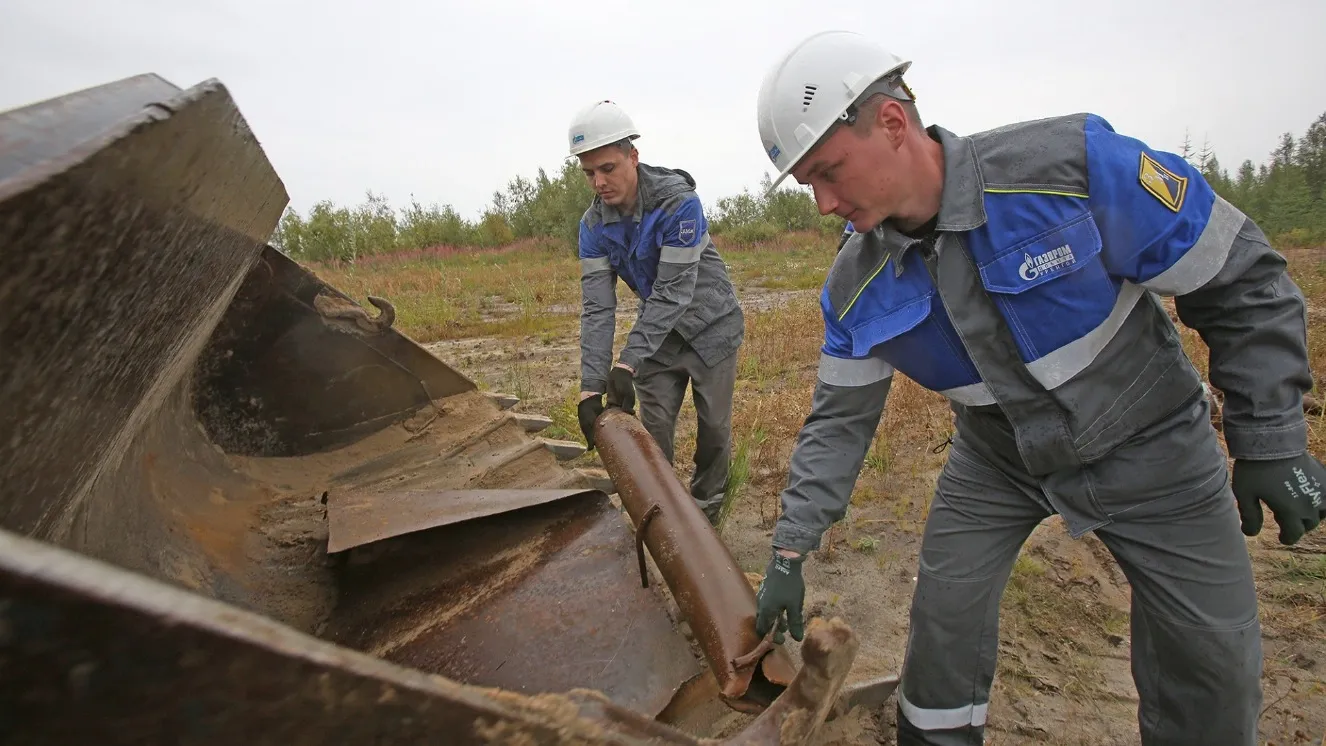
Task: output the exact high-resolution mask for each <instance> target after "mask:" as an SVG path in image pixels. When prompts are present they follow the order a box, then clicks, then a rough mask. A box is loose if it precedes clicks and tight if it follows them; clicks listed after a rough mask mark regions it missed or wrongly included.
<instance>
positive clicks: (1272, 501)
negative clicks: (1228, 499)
mask: <svg viewBox="0 0 1326 746" xmlns="http://www.w3.org/2000/svg"><path fill="white" fill-rule="evenodd" d="M1232 486H1233V488H1234V498H1235V499H1236V500H1237V501H1238V505H1239V517H1240V518H1242V519H1243V533H1244V535H1246V536H1256V535H1257V534H1258V533H1260V532H1261V530H1262V506H1261V505H1260V504H1259V503H1258V500H1260V501H1262V502H1265V503H1266V505H1267V506H1268V507H1270V509H1271V513H1272V514H1274V515H1275V522H1276V523H1278V524H1279V525H1280V543H1281V544H1284V545H1286V546H1288V545H1290V544H1293V543H1295V542H1297V541H1298V540H1299V539H1301V538H1303V534H1305V533H1307V532H1308V531H1311V530H1312V529H1314V528H1316V527H1317V524H1318V523H1321V521H1322V520H1326V499H1324V498H1323V489H1326V467H1323V466H1322V464H1321V462H1320V461H1318V460H1317V459H1315V458H1313V457H1312V456H1311V455H1310V454H1307V453H1304V454H1303V455H1301V456H1295V457H1293V458H1285V459H1276V460H1274V461H1249V460H1242V459H1240V460H1235V461H1234V479H1233V485H1232Z"/></svg>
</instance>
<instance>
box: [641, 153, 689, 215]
mask: <svg viewBox="0 0 1326 746" xmlns="http://www.w3.org/2000/svg"><path fill="white" fill-rule="evenodd" d="M637 173H638V174H639V176H640V191H641V196H642V197H643V200H644V204H643V205H642V206H643V207H644V209H646V210H653V209H657V208H659V207H662V206H663V205H665V204H668V205H673V207H672V209H676V208H675V205H677V204H680V203H681V201H683V200H685V199H686V197H687V196H689V195H692V194H694V193H695V188H694V187H695V185H694V183H693V181H692V180H690V179H688V178H687V177H686V176H683V175H682V174H681V173H678V172H677V171H675V170H673V169H670V168H663V167H661V166H650V165H649V164H646V163H641V164H640V165H639V167H638V169H637Z"/></svg>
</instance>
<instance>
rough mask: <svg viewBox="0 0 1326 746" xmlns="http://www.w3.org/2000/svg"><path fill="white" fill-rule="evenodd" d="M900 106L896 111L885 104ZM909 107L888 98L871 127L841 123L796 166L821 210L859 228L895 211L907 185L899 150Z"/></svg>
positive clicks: (868, 226)
mask: <svg viewBox="0 0 1326 746" xmlns="http://www.w3.org/2000/svg"><path fill="white" fill-rule="evenodd" d="M889 108H893V109H897V110H898V111H897V115H902V117H903V121H898V116H897V115H895V114H893V113H892V112H885V111H884V110H885V109H889ZM905 116H906V115H905V113H904V112H902V111H901V109H900V108H899V107H897V106H896V105H895V106H890V104H887V103H886V104H884V106H882V107H880V111H879V112H878V113H877V116H876V118H875V121H874V122H872V126H871V128H870V129H869V130H868V131H867V130H864V129H861V128H862V127H863V126H864V124H865V123H864V122H859V123H858V124H857V128H858V129H857V130H852V129H849V128H848V127H846V126H842V127H837V128H836V129H835V131H834V133H833V134H832V135H830V136H829V137H828V138H827V139H826V140H824V141H823V142H822V143H820V144H819V146H818V147H816V148H815V149H814V150H812V151H811V153H810V155H809V156H807V157H806V158H805V159H804V160H802V161H801V163H799V164H797V167H796V168H795V169H793V170H792V174H791V176H792V177H793V178H795V179H796V180H797V182H798V183H800V184H803V185H808V186H810V188H811V189H812V190H813V191H814V193H815V204H816V206H817V207H819V211H820V214H821V215H829V214H834V215H837V216H838V217H841V218H843V219H845V220H849V221H851V223H852V225H853V227H855V228H856V230H857V231H861V232H865V231H870V230H873V229H874V228H875V226H877V225H879V224H880V223H881V222H883V221H884V220H885V219H887V218H889V217H891V216H892V215H893V213H894V211H895V210H896V209H897V207H898V205H899V204H900V203H901V201H902V199H903V197H904V196H905V195H906V190H907V189H908V179H907V174H906V173H905V168H903V158H902V155H901V153H900V150H901V145H902V142H903V138H902V130H905V127H906V124H905Z"/></svg>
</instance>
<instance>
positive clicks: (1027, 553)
mask: <svg viewBox="0 0 1326 746" xmlns="http://www.w3.org/2000/svg"><path fill="white" fill-rule="evenodd" d="M740 292H741V299H742V303H743V307H744V308H745V309H746V310H747V313H748V319H749V318H750V317H751V316H756V315H758V314H760V313H765V312H770V311H776V310H777V309H778V308H780V307H782V306H785V305H786V304H788V303H794V302H806V301H807V300H808V299H810V300H813V298H814V296H815V291H763V290H761V289H758V288H742V289H741V291H740ZM619 303H620V306H619V309H618V334H619V337H618V340H619V341H618V346H620V344H621V341H622V340H623V339H624V334H625V332H626V331H627V330H628V329H629V325H630V323H631V322H632V321H633V320H634V318H635V306H634V303H633V299H630V300H629V301H628V299H627V298H626V297H622V298H621V299H620V301H619ZM559 310H561V309H559ZM567 314H568V317H569V318H570V319H573V318H574V317H573V316H571V312H570V310H569V309H568V310H567ZM748 324H750V321H749V320H748ZM566 328H567V329H568V330H569V331H567V332H566V333H564V334H561V335H551V336H550V335H548V334H544V335H541V336H540V337H528V338H523V339H510V338H501V339H499V338H483V339H462V340H453V341H448V342H441V343H436V344H432V345H429V346H428V347H429V348H430V350H432V351H433V352H434V354H436V355H438V356H439V357H441V358H442V359H444V360H446V361H448V362H449V363H451V364H452V365H454V366H456V367H457V368H458V369H459V370H461V371H463V372H464V373H466V374H467V375H470V376H472V377H473V378H475V379H476V380H477V381H480V382H481V384H482V385H484V386H485V387H487V388H489V389H492V390H496V391H506V392H508V393H515V394H517V395H518V396H520V397H521V399H522V402H521V404H520V405H519V410H522V411H526V412H537V413H548V412H551V411H555V410H558V409H559V408H560V410H561V411H562V412H563V417H562V418H561V419H560V420H559V422H564V421H565V414H566V408H567V406H568V404H569V402H570V401H571V400H572V399H573V397H574V393H575V390H576V388H577V382H578V373H579V348H578V341H577V336H576V332H575V330H574V324H573V323H568V324H567V325H566ZM748 328H750V327H749V326H748ZM747 339H748V345H749V344H750V343H751V335H750V334H748V337H747ZM764 344H769V342H768V341H766V342H764ZM816 362H817V361H816V359H815V358H814V357H813V356H809V355H807V359H805V360H797V361H796V362H795V365H796V366H798V367H799V368H801V369H802V375H803V377H804V376H813V370H814V367H815V364H816ZM756 388H758V386H755V387H752V389H751V390H750V391H747V390H746V389H743V390H742V391H741V392H739V394H738V397H737V408H738V409H739V410H741V409H745V408H749V407H753V406H755V404H754V403H753V402H755V401H756V399H755V398H754V397H756V396H757V395H758V394H759V392H758V391H755V390H754V389H756ZM512 389H516V390H512ZM765 393H767V392H765ZM760 401H766V400H760ZM761 406H763V405H761ZM785 407H786V409H787V414H785V415H783V418H782V419H783V421H785V424H786V427H790V428H792V430H791V432H794V430H795V427H796V426H797V425H799V420H800V418H803V417H804V416H805V413H806V412H807V411H808V409H809V399H808V397H806V396H804V391H803V392H801V393H799V394H796V395H795V396H794V397H793V399H792V400H791V401H790V402H787V403H786V404H785ZM918 411H920V412H925V413H928V415H927V416H926V417H924V418H921V419H920V420H918V418H917V415H916V413H917V412H918ZM946 413H947V406H946V405H945V404H944V402H943V400H942V399H939V398H938V397H937V396H936V395H932V394H929V393H928V392H925V391H923V390H922V389H920V388H919V387H918V386H916V385H915V384H913V383H912V382H910V381H907V380H905V379H901V380H899V381H898V382H897V384H896V385H895V388H894V392H893V394H892V395H891V398H890V404H889V409H888V411H887V412H886V413H885V416H884V421H883V422H882V423H881V426H880V431H881V432H885V433H890V434H891V436H890V438H889V439H888V441H887V450H886V452H883V453H873V452H872V456H871V458H869V459H868V460H867V468H866V469H865V470H864V471H863V473H862V475H861V478H860V480H859V482H858V485H857V489H856V491H855V492H854V496H853V503H852V506H851V508H850V510H849V513H848V515H847V518H846V519H844V520H843V521H842V522H840V523H839V524H838V525H836V526H835V527H834V528H832V529H831V530H830V532H829V534H828V535H827V536H826V538H825V541H824V548H823V549H821V550H820V551H819V552H817V553H815V555H814V556H813V558H812V559H811V561H809V562H807V563H806V565H805V568H804V572H805V579H806V590H807V597H806V611H807V615H808V617H810V616H816V615H826V616H839V617H842V618H843V619H844V620H846V621H847V622H848V623H849V624H850V625H851V626H852V628H853V629H854V630H855V632H856V634H857V635H858V637H859V639H860V644H861V645H860V652H859V653H858V655H857V658H856V661H855V663H854V665H853V667H852V674H851V676H850V678H849V681H857V680H861V679H866V678H872V677H876V676H880V675H886V674H892V673H897V672H898V671H899V670H900V668H901V664H902V655H903V650H904V646H905V641H906V634H907V626H908V620H907V613H908V606H909V604H910V602H911V596H912V591H913V588H914V587H915V581H914V576H915V569H916V559H917V552H918V550H919V547H920V539H921V531H922V529H923V526H924V520H925V516H926V511H927V509H928V506H929V500H930V493H931V491H932V490H933V486H934V482H935V479H936V476H937V474H938V471H939V469H940V467H941V466H942V465H943V462H944V458H945V456H946V452H945V451H944V450H943V445H944V441H945V439H946V437H947V435H948V431H947V430H946V428H947V427H948V425H947V424H946V417H945V415H946ZM746 414H747V413H746V412H740V413H739V414H738V420H741V418H742V417H743V416H744V415H746ZM1311 419H1312V420H1314V421H1315V420H1319V419H1320V418H1319V417H1312V418H1311ZM571 422H572V423H573V422H574V419H573V416H572V419H571ZM1314 427H1316V423H1314ZM693 432H694V411H693V410H692V409H691V405H690V401H689V395H688V398H687V402H686V403H685V404H684V406H683V410H682V418H681V422H680V425H679V433H678V454H677V461H678V464H677V470H678V474H679V476H680V477H681V478H682V479H683V480H685V479H686V478H687V477H688V475H689V469H690V464H689V459H690V457H691V453H692V449H693V439H691V438H692V436H691V435H690V434H693ZM554 437H567V438H568V439H578V433H575V434H571V435H568V434H565V433H563V434H561V435H558V436H554ZM789 448H790V439H788V438H785V437H784V438H782V439H781V440H779V439H777V438H774V439H770V440H769V441H767V442H764V445H761V446H760V449H761V451H760V453H759V454H758V456H756V457H750V456H749V454H748V461H749V465H750V471H749V476H748V479H747V482H746V484H745V486H744V489H743V490H741V492H740V493H739V494H738V496H737V498H736V499H735V500H734V504H733V506H732V508H731V512H730V514H729V515H728V516H727V518H726V519H725V521H724V523H723V525H722V526H721V534H722V537H723V539H724V541H725V542H726V543H727V545H728V546H729V547H730V549H731V550H732V552H733V554H734V555H735V556H736V558H737V559H738V561H739V562H740V564H741V566H742V568H743V570H745V571H747V572H748V573H754V574H756V575H757V576H758V575H759V574H760V573H763V571H764V567H765V563H766V562H767V559H768V555H769V540H770V537H771V535H772V528H773V521H774V519H775V517H776V515H777V500H778V492H779V490H780V488H781V487H782V486H783V481H784V480H785V479H786V460H787V454H788V452H789ZM596 461H597V457H596V456H594V455H593V454H589V455H587V456H585V457H582V459H580V460H578V462H577V465H581V464H583V465H589V466H593V465H595V462H596ZM1275 534H1276V527H1275V524H1274V521H1273V519H1272V518H1271V517H1270V515H1269V513H1268V514H1267V527H1266V529H1264V530H1263V532H1262V535H1261V536H1258V537H1256V538H1253V539H1249V540H1248V547H1249V550H1250V552H1251V554H1252V556H1253V559H1254V562H1255V567H1256V576H1257V582H1258V588H1259V595H1260V598H1261V604H1262V605H1261V615H1262V625H1263V635H1264V655H1265V663H1264V679H1263V681H1264V694H1265V702H1264V710H1263V713H1262V718H1261V743H1265V744H1275V745H1276V746H1283V745H1286V744H1314V745H1315V744H1326V530H1318V531H1316V532H1315V533H1314V534H1312V535H1311V536H1309V537H1307V538H1305V539H1304V540H1302V541H1301V542H1300V543H1299V545H1298V546H1296V547H1293V548H1285V547H1281V546H1279V544H1278V543H1277V542H1276V539H1275ZM1001 609H1002V611H1001V629H1000V643H999V664H998V673H997V676H996V679H995V684H994V689H993V695H992V701H991V704H990V710H989V721H988V725H987V729H986V743H987V744H1015V743H1056V744H1136V743H1140V741H1139V738H1138V735H1137V725H1136V708H1137V694H1136V691H1135V689H1134V686H1133V682H1132V678H1131V674H1130V667H1129V653H1130V649H1129V634H1128V612H1129V588H1128V584H1127V581H1126V580H1125V579H1124V577H1123V575H1122V574H1121V573H1120V571H1119V569H1118V566H1117V565H1116V564H1115V563H1114V561H1113V559H1112V558H1111V556H1110V554H1109V552H1108V551H1107V550H1106V549H1105V547H1104V545H1103V544H1102V543H1101V542H1100V541H1099V540H1098V539H1096V538H1095V536H1094V535H1088V536H1087V537H1085V538H1083V539H1081V540H1073V539H1071V538H1070V537H1069V536H1068V534H1067V533H1066V531H1065V530H1064V527H1063V524H1062V522H1061V521H1060V520H1059V519H1058V518H1057V517H1055V518H1051V519H1049V520H1047V521H1045V522H1044V523H1043V524H1042V525H1041V526H1040V527H1039V528H1038V530H1037V531H1036V532H1035V533H1034V534H1033V535H1032V537H1031V538H1030V540H1029V541H1028V542H1027V544H1026V545H1025V546H1024V549H1023V552H1022V555H1021V557H1020V558H1019V560H1018V562H1017V565H1016V566H1015V568H1014V573H1013V576H1012V579H1011V580H1010V582H1009V584H1008V586H1007V588H1006V590H1005V593H1004V596H1003V601H1002V606H1001ZM788 644H789V645H791V646H792V648H793V649H792V651H791V652H793V654H794V656H795V655H797V651H796V649H795V648H796V643H795V642H793V641H791V639H790V638H789V640H788ZM895 701H896V697H895V698H890V700H889V701H888V703H887V704H886V705H885V707H883V708H881V709H880V710H879V711H877V712H870V713H854V717H851V718H847V719H846V720H844V721H837V722H834V723H830V724H828V725H827V726H826V727H825V728H824V729H823V730H822V732H821V735H820V739H819V742H820V743H822V744H839V743H841V744H847V743H884V744H889V743H894V740H893V735H892V734H893V720H894V714H893V713H894V710H893V708H894V706H895V705H894V703H895ZM742 722H744V721H743V718H742V717H741V716H738V715H735V714H733V715H732V716H731V717H729V718H728V719H727V721H725V722H723V723H720V727H721V730H723V731H730V730H732V729H735V728H737V727H739V725H740V724H741V723H742Z"/></svg>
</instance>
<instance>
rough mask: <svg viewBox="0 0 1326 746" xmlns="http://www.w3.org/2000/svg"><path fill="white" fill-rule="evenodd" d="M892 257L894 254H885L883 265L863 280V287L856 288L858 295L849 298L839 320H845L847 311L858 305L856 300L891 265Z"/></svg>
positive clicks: (839, 315)
mask: <svg viewBox="0 0 1326 746" xmlns="http://www.w3.org/2000/svg"><path fill="white" fill-rule="evenodd" d="M892 258H893V257H892V256H885V257H884V263H883V264H881V265H879V266H878V267H876V268H875V271H874V272H871V273H870V276H869V277H867V278H866V281H865V282H863V283H861V287H859V288H857V290H856V295H853V296H852V299H851V300H849V301H847V306H846V307H844V308H843V311H842V313H840V314H838V320H839V321H842V320H843V317H845V316H847V312H848V311H850V310H852V306H854V305H856V301H857V300H858V299H859V298H860V297H861V294H862V293H864V292H865V291H866V287H867V286H869V285H870V283H871V282H872V281H873V280H874V279H875V278H876V277H877V276H879V273H880V272H883V271H884V268H885V267H887V266H889V260H890V259H892Z"/></svg>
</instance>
